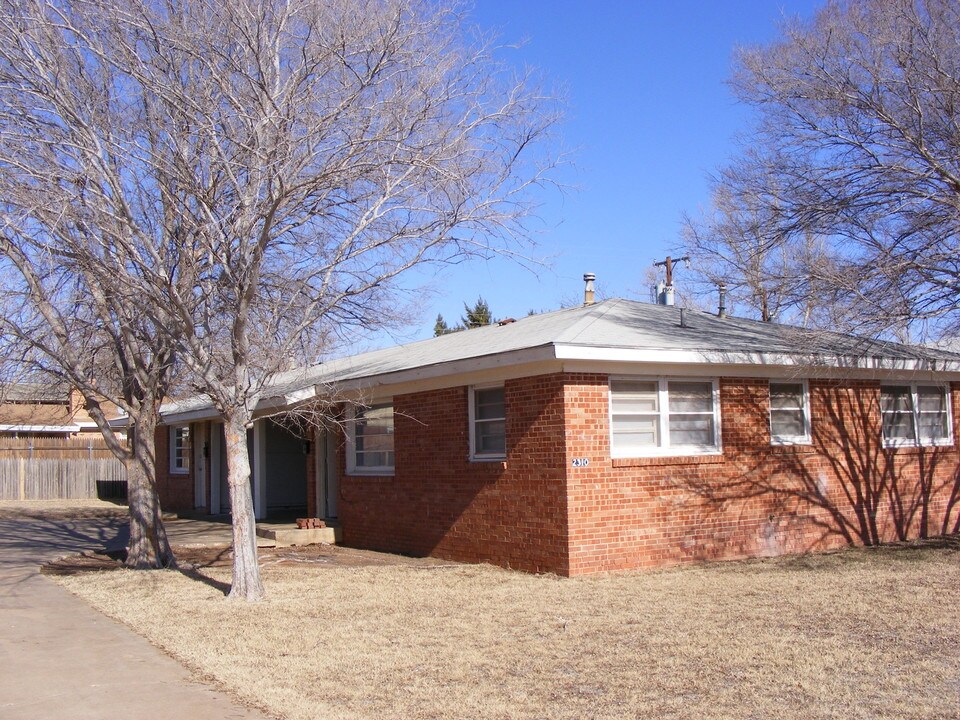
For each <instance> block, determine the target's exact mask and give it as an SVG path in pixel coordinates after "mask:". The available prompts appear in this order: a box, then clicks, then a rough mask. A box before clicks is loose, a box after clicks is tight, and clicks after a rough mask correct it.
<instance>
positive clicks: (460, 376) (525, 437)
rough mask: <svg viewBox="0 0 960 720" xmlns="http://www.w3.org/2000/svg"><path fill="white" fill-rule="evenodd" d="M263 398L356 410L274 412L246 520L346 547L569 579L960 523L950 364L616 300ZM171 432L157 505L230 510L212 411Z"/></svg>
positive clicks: (892, 347) (329, 373)
mask: <svg viewBox="0 0 960 720" xmlns="http://www.w3.org/2000/svg"><path fill="white" fill-rule="evenodd" d="M274 388H275V392H273V393H270V394H271V395H272V396H273V397H271V398H268V399H265V401H264V403H263V404H264V406H265V407H266V406H267V405H269V406H270V407H271V408H276V407H277V405H278V403H279V404H280V405H281V406H282V405H283V404H284V403H285V402H286V403H288V404H290V405H293V404H295V403H301V402H309V400H310V398H311V397H319V396H329V395H330V394H331V393H336V397H338V398H345V399H346V398H349V399H350V402H346V403H344V404H343V408H344V409H343V417H342V422H343V425H342V429H338V430H336V431H331V432H326V433H320V434H318V435H317V436H316V437H312V438H308V439H304V438H300V437H298V436H297V435H296V434H295V433H294V432H291V431H289V430H286V429H284V427H283V426H282V425H281V424H278V423H277V422H276V421H275V420H272V419H268V418H267V417H266V415H267V412H266V411H264V418H263V419H262V420H258V421H257V422H256V423H255V426H254V429H253V430H252V431H251V439H250V445H251V452H252V457H253V468H254V480H253V484H254V497H255V509H256V513H257V516H258V517H265V516H266V514H267V513H269V512H273V511H274V510H276V509H283V508H288V509H291V510H296V511H297V512H308V513H309V514H313V515H318V516H320V517H327V518H336V519H337V521H338V522H339V523H340V525H341V528H342V537H343V542H344V544H346V545H349V546H354V547H362V548H373V549H379V550H387V551H393V552H400V553H408V554H413V555H435V556H439V557H446V558H453V559H459V560H465V561H479V562H484V561H485V562H492V563H496V564H498V565H502V566H505V567H512V568H519V569H523V570H528V571H534V572H540V571H544V572H556V573H559V574H561V575H579V574H583V573H590V572H596V571H604V570H617V569H627V568H639V567H652V566H660V565H665V564H671V563H677V562H684V561H692V560H701V559H720V558H735V557H745V556H763V555H777V554H782V553H790V552H801V551H805V550H809V549H826V548H830V547H835V546H838V545H842V544H848V543H852V544H857V543H865V542H866V543H871V542H877V541H880V540H891V539H897V538H907V537H916V536H918V535H926V534H940V533H944V532H956V531H957V529H958V527H957V523H958V517H960V508H958V507H956V505H957V501H958V500H960V484H958V483H960V479H958V478H960V448H958V444H957V437H956V433H955V428H956V427H957V424H958V421H960V415H958V412H960V411H958V407H960V356H958V355H954V354H951V353H946V352H941V351H936V350H927V349H920V348H915V347H909V346H903V345H898V344H895V343H885V342H876V341H868V340H864V339H861V338H856V337H852V336H846V335H839V334H830V333H814V332H809V331H803V330H798V329H796V328H788V327H785V326H780V325H775V324H771V323H760V322H755V321H750V320H743V319H738V318H731V317H717V316H715V315H711V314H708V313H703V312H699V311H692V310H680V309H678V308H675V307H667V306H659V305H649V304H644V303H637V302H631V301H627V300H619V299H615V300H607V301H604V302H601V303H597V304H590V305H585V306H583V307H578V308H572V309H567V310H560V311H557V312H552V313H546V314H543V315H536V316H530V317H527V318H523V319H521V320H518V321H509V322H506V323H501V324H500V325H498V326H490V327H484V328H479V329H475V330H467V331H464V332H459V333H454V334H451V335H445V336H442V337H438V338H434V339H431V340H425V341H422V342H418V343H412V344H409V345H404V346H400V347H396V348H390V349H386V350H380V351H375V352H370V353H364V354H362V355H357V356H353V357H348V358H344V359H340V360H335V361H332V362H329V363H324V364H322V365H318V366H314V367H312V368H307V369H304V370H301V371H297V372H292V373H287V374H285V375H284V376H282V377H278V378H277V382H276V383H275V385H274ZM271 412H275V410H271ZM164 421H165V423H167V425H168V428H167V429H165V430H164V432H163V437H162V438H161V444H160V445H159V446H158V453H159V454H160V455H161V457H163V456H164V453H165V454H166V455H167V457H168V458H169V463H168V468H167V469H168V472H167V473H163V474H162V476H161V478H160V480H161V489H162V492H163V498H162V500H163V502H164V503H165V506H166V507H170V506H180V507H184V506H191V507H199V508H203V509H206V510H207V511H209V512H213V513H217V512H220V511H223V510H225V509H226V507H227V502H226V491H225V484H224V481H223V479H222V478H223V476H224V475H225V467H224V466H225V462H224V460H223V455H222V442H221V441H220V437H219V432H218V430H217V426H216V418H215V414H214V413H213V412H212V410H211V408H210V407H209V406H208V405H206V404H205V403H203V402H202V401H193V402H188V403H180V404H177V405H172V406H169V407H167V408H165V410H164ZM159 464H160V465H161V467H162V466H163V462H162V460H161V462H160V463H159Z"/></svg>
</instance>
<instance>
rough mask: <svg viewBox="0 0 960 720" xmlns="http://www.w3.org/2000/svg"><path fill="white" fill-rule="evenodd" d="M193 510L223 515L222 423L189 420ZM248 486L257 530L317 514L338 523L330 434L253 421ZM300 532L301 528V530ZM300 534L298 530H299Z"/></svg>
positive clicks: (226, 507)
mask: <svg viewBox="0 0 960 720" xmlns="http://www.w3.org/2000/svg"><path fill="white" fill-rule="evenodd" d="M189 438H190V446H191V455H192V457H191V460H192V461H193V462H192V463H191V464H192V474H193V485H194V488H193V497H194V503H193V505H194V511H195V514H197V515H202V514H206V515H207V516H209V517H211V518H217V519H219V518H221V517H222V518H224V519H226V520H229V515H230V492H229V486H228V483H227V456H226V444H225V441H224V434H223V425H222V424H221V423H220V422H217V421H215V420H207V421H199V422H193V423H190V425H189ZM247 450H248V453H249V458H250V470H251V477H250V489H251V494H252V496H253V509H254V517H255V518H256V520H257V525H258V529H259V528H261V527H262V528H263V532H264V533H273V534H275V533H276V532H278V531H279V530H282V529H291V528H293V529H295V528H296V522H295V521H296V519H297V518H304V517H309V518H319V519H321V520H323V521H324V522H325V523H326V525H327V526H328V527H339V525H338V522H337V521H338V515H339V507H338V506H339V503H338V498H339V487H338V477H337V473H336V461H335V458H336V453H335V450H336V445H335V437H334V435H333V433H329V432H324V433H318V434H316V435H315V436H313V437H304V435H303V434H302V433H301V432H299V431H297V430H294V429H292V428H290V427H287V426H285V425H283V424H282V423H281V422H278V421H277V420H275V419H273V418H262V419H258V420H256V421H254V424H253V428H251V429H250V430H249V431H248V435H247ZM301 534H302V531H301ZM301 536H302V535H301Z"/></svg>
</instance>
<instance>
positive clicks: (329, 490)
mask: <svg viewBox="0 0 960 720" xmlns="http://www.w3.org/2000/svg"><path fill="white" fill-rule="evenodd" d="M335 438H336V436H335V434H334V433H333V432H327V431H321V432H320V433H318V435H317V515H318V516H319V517H322V518H326V519H328V520H334V519H336V518H337V517H338V516H339V502H338V501H339V499H340V477H339V475H338V473H337V447H336V443H335Z"/></svg>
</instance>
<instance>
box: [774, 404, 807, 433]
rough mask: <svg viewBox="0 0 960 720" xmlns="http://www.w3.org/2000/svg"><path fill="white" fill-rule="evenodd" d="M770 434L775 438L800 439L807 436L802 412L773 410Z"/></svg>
mask: <svg viewBox="0 0 960 720" xmlns="http://www.w3.org/2000/svg"><path fill="white" fill-rule="evenodd" d="M770 432H771V434H773V436H774V437H800V436H802V435H805V434H806V428H805V427H804V425H803V411H802V410H771V411H770Z"/></svg>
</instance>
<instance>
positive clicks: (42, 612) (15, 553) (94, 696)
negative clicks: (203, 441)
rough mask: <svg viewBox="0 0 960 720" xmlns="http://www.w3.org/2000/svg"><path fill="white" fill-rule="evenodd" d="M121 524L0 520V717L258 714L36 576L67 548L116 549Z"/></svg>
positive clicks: (100, 719) (208, 718)
mask: <svg viewBox="0 0 960 720" xmlns="http://www.w3.org/2000/svg"><path fill="white" fill-rule="evenodd" d="M126 532H127V528H126V522H125V521H124V520H122V519H120V518H119V517H112V518H111V517H104V518H96V519H76V520H43V519H37V518H17V519H9V515H5V517H3V518H0V668H2V671H0V717H2V718H4V719H5V720H21V719H23V720H27V719H28V718H29V719H30V720H48V719H49V720H63V718H70V719H71V720H86V719H88V718H90V719H93V718H95V719H97V720H107V719H110V718H120V717H129V718H144V719H153V718H157V719H163V718H177V719H178V720H194V719H197V720H201V719H202V720H216V719H219V718H245V719H248V720H254V719H257V720H265V718H266V717H267V716H265V715H263V714H262V713H259V712H255V711H253V710H250V709H248V708H245V707H242V706H240V705H238V704H237V703H235V702H234V701H233V700H232V699H231V698H229V697H228V696H227V695H225V694H223V693H220V692H217V691H216V690H214V689H212V688H211V687H209V686H206V685H202V684H200V683H197V682H194V681H192V680H191V676H190V673H188V671H187V670H186V669H185V668H184V667H183V666H181V665H180V664H179V663H177V662H175V661H174V660H172V659H170V658H169V657H167V656H166V655H164V654H163V653H161V652H160V651H159V650H157V649H156V648H154V647H153V646H152V645H150V644H149V643H148V642H147V641H146V640H144V639H143V638H141V637H140V636H138V635H135V634H134V633H132V632H131V631H130V630H128V629H127V628H126V627H124V626H123V625H120V624H119V623H116V622H114V621H113V620H110V619H108V618H107V617H105V616H103V615H101V614H100V613H98V612H96V611H95V610H93V609H91V608H90V607H89V606H88V605H86V604H85V603H83V602H82V601H80V600H78V599H77V598H75V597H74V596H73V595H71V594H70V593H68V592H67V591H65V590H63V589H62V588H61V587H60V586H58V585H56V584H55V583H53V582H52V581H50V580H48V579H47V578H46V577H43V576H42V575H40V574H39V565H40V564H41V563H42V562H45V561H47V560H50V559H53V558H56V557H59V556H61V555H64V554H67V553H70V552H77V551H81V550H90V549H99V548H118V547H123V545H124V543H125V541H126Z"/></svg>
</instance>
